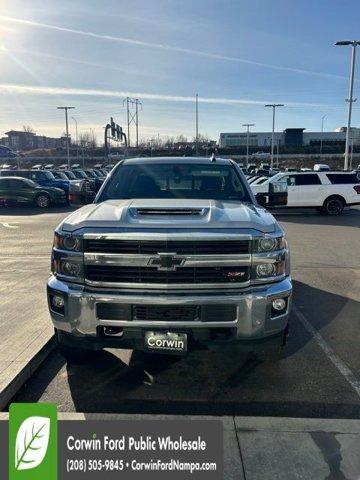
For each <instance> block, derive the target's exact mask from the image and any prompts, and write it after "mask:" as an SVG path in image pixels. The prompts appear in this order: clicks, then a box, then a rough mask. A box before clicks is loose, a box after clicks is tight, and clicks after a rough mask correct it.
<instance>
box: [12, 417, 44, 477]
mask: <svg viewBox="0 0 360 480" xmlns="http://www.w3.org/2000/svg"><path fill="white" fill-rule="evenodd" d="M49 437H50V418H48V417H29V418H27V419H26V420H24V421H23V422H22V424H21V425H20V428H19V430H18V433H17V435H16V445H15V469H16V470H29V469H31V468H35V467H37V466H38V465H40V464H41V462H42V461H43V460H44V458H45V455H46V452H47V449H48V444H49Z"/></svg>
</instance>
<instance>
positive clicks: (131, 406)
mask: <svg viewBox="0 0 360 480" xmlns="http://www.w3.org/2000/svg"><path fill="white" fill-rule="evenodd" d="M294 290H295V304H296V306H297V308H298V309H299V310H301V311H302V312H303V313H304V314H305V316H306V318H307V319H308V321H309V322H310V323H311V325H312V326H313V327H314V328H315V329H316V330H317V331H319V332H320V333H323V336H324V332H325V327H327V326H329V324H331V323H332V322H333V321H334V320H335V319H336V317H338V316H339V315H340V314H341V313H344V311H345V310H344V309H346V315H350V316H352V315H353V316H354V319H356V315H358V312H359V310H360V308H359V307H360V304H359V302H356V301H354V300H351V299H349V298H345V297H342V296H340V295H335V294H332V293H329V292H326V291H323V290H320V289H317V288H314V287H311V286H309V285H306V284H304V283H301V282H295V285H294ZM322 330H323V332H322ZM349 334H350V335H351V336H352V338H353V339H354V336H355V337H356V336H358V337H359V333H358V332H357V331H353V332H349ZM324 338H325V339H326V340H327V341H328V343H329V344H330V346H332V348H335V347H334V346H336V342H339V341H342V342H344V341H345V342H346V336H345V337H341V339H335V342H333V343H332V342H331V339H330V340H329V339H328V338H327V337H326V335H325V336H324ZM355 339H356V338H355ZM359 340H360V338H358V340H357V343H359ZM351 351H353V348H352V350H351ZM338 354H339V356H340V357H341V353H338ZM334 385H335V387H334ZM340 386H341V390H342V391H343V392H342V394H341V395H340V396H339V395H338V396H337V397H336V398H335V399H334V396H333V389H334V388H336V389H337V390H339V388H340ZM15 400H16V401H20V402H24V401H38V400H41V401H52V402H56V403H58V404H59V410H64V411H69V410H70V411H71V410H75V411H78V412H84V413H130V414H133V415H135V414H142V413H148V414H164V415H165V414H169V415H170V414H186V415H193V414H194V415H260V416H264V415H265V416H295V417H302V416H303V417H318V418H321V417H324V418H326V417H328V418H336V417H338V418H340V417H342V418H356V417H357V416H359V414H360V405H359V401H358V397H357V396H356V395H354V394H353V392H352V391H351V389H350V387H348V386H347V385H346V382H345V384H344V379H343V378H342V377H341V375H340V374H339V373H338V372H337V370H336V369H335V368H334V366H333V365H332V364H331V363H330V362H329V360H328V359H327V357H326V355H324V352H323V351H322V350H321V349H320V348H319V347H318V345H317V344H316V342H314V341H313V338H312V336H311V334H310V333H309V332H308V331H307V330H306V328H305V327H304V326H303V325H302V324H301V322H300V321H299V318H297V316H296V315H295V314H292V316H291V322H290V336H289V342H288V345H287V346H286V348H285V350H284V355H283V358H282V359H281V360H280V361H278V362H261V361H260V360H258V359H257V358H256V357H254V356H252V355H248V354H245V353H243V352H241V351H239V349H238V348H237V347H236V346H233V347H228V348H226V349H225V350H221V351H218V350H217V351H207V350H205V351H193V352H189V354H188V356H186V357H177V356H170V355H167V356H164V355H151V354H145V353H142V352H132V354H131V353H130V352H129V351H128V355H126V354H124V351H121V350H118V351H115V350H106V351H101V352H97V353H94V356H93V358H92V359H91V361H90V362H89V363H86V364H83V365H75V364H70V363H67V364H66V363H65V361H64V360H63V359H62V357H61V356H60V355H59V354H57V353H56V352H54V353H53V354H52V355H51V356H50V358H49V360H48V361H47V362H46V365H43V366H42V367H40V369H39V370H38V372H36V373H35V375H34V376H33V378H32V379H31V380H30V381H29V382H28V385H27V387H26V389H24V388H23V389H22V391H20V393H19V395H18V396H17V398H16V399H15Z"/></svg>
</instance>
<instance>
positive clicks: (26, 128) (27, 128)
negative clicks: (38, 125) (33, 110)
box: [23, 125, 35, 133]
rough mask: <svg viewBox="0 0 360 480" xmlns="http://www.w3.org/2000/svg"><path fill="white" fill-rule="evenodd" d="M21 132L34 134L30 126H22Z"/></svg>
mask: <svg viewBox="0 0 360 480" xmlns="http://www.w3.org/2000/svg"><path fill="white" fill-rule="evenodd" d="M23 131H24V132H27V133H35V130H34V129H33V128H32V127H30V125H23Z"/></svg>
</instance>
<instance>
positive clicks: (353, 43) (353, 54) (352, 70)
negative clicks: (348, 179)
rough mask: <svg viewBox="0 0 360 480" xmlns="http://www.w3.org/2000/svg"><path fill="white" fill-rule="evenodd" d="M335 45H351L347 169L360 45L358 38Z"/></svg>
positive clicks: (347, 165)
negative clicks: (356, 67) (359, 47)
mask: <svg viewBox="0 0 360 480" xmlns="http://www.w3.org/2000/svg"><path fill="white" fill-rule="evenodd" d="M335 45H340V46H348V45H351V48H352V52H351V67H350V85H349V98H347V99H346V101H347V102H348V103H349V109H348V121H347V128H346V140H345V160H344V170H348V169H349V146H350V145H349V144H350V130H351V114H352V104H353V103H354V102H356V98H354V97H353V92H354V76H355V62H356V47H357V46H358V45H360V40H342V41H340V42H336V43H335Z"/></svg>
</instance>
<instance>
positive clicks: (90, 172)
mask: <svg viewBox="0 0 360 480" xmlns="http://www.w3.org/2000/svg"><path fill="white" fill-rule="evenodd" d="M84 172H85V174H86V175H87V176H88V177H91V178H97V175H96V174H95V173H94V172H93V171H91V170H84Z"/></svg>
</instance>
